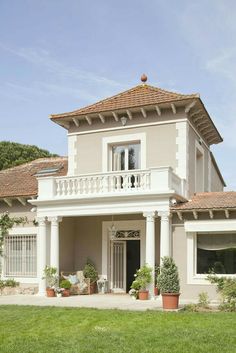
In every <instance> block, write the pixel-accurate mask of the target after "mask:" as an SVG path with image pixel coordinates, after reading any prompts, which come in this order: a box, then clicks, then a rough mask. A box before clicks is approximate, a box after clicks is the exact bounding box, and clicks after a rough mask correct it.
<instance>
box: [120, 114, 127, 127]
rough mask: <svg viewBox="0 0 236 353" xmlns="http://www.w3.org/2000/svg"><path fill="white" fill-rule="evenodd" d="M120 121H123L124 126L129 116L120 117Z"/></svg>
mask: <svg viewBox="0 0 236 353" xmlns="http://www.w3.org/2000/svg"><path fill="white" fill-rule="evenodd" d="M120 121H121V124H122V125H123V126H125V125H126V123H127V118H126V116H122V117H121V118H120Z"/></svg>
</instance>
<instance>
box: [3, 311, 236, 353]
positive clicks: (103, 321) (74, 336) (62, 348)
mask: <svg viewBox="0 0 236 353" xmlns="http://www.w3.org/2000/svg"><path fill="white" fill-rule="evenodd" d="M0 317H1V320H0V352H1V353H10V352H12V353H13V352H14V353H18V352H19V353H20V352H24V353H29V352H32V353H54V352H55V353H61V352H65V353H77V352H78V353H80V352H83V353H85V352H86V353H92V352H94V353H97V352H101V353H106V352H109V353H116V352H119V353H122V352H125V353H129V352H132V353H133V352H134V353H139V352H140V353H141V352H142V353H152V352H162V353H169V352H171V353H177V352H178V353H185V352H186V353H195V352H197V353H201V352H209V353H211V352H214V353H218V352H220V353H223V352H227V353H229V352H230V353H234V352H236V335H235V332H236V314H235V313H188V312H179V313H162V312H154V311H147V312H131V311H130V312H125V311H118V310H96V309H78V308H56V307H30V306H28V307H23V306H0Z"/></svg>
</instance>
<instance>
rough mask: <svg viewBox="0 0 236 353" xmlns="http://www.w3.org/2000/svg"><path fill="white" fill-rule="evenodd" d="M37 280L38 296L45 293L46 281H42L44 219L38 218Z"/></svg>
mask: <svg viewBox="0 0 236 353" xmlns="http://www.w3.org/2000/svg"><path fill="white" fill-rule="evenodd" d="M37 220H38V223H39V228H38V280H39V292H38V294H39V295H45V293H46V280H45V279H42V277H43V275H44V272H43V271H44V269H45V267H46V264H47V261H46V252H47V241H46V240H47V239H46V238H47V229H46V217H39V218H38V219H37Z"/></svg>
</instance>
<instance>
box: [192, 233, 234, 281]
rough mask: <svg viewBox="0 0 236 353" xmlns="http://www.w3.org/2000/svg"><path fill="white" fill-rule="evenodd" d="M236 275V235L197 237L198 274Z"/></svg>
mask: <svg viewBox="0 0 236 353" xmlns="http://www.w3.org/2000/svg"><path fill="white" fill-rule="evenodd" d="M210 270H213V271H214V272H215V273H218V274H235V273H236V234H201V235H198V236H197V273H199V274H201V273H208V272H209V271H210Z"/></svg>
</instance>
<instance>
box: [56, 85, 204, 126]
mask: <svg viewBox="0 0 236 353" xmlns="http://www.w3.org/2000/svg"><path fill="white" fill-rule="evenodd" d="M192 98H199V95H198V94H189V95H186V94H180V93H175V92H169V91H166V90H164V89H161V88H157V87H153V86H150V85H146V84H141V85H138V86H136V87H133V88H131V89H129V90H127V91H124V92H121V93H119V94H117V95H115V96H112V97H109V98H106V99H103V100H101V101H99V102H97V103H95V104H92V105H88V106H86V107H84V108H80V109H78V110H75V111H73V112H69V113H63V114H53V115H51V119H52V120H54V119H59V118H64V117H71V116H78V115H86V114H91V113H102V112H106V111H113V110H119V109H128V108H134V107H141V106H147V105H152V104H158V103H168V102H175V101H181V100H186V99H192Z"/></svg>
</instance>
